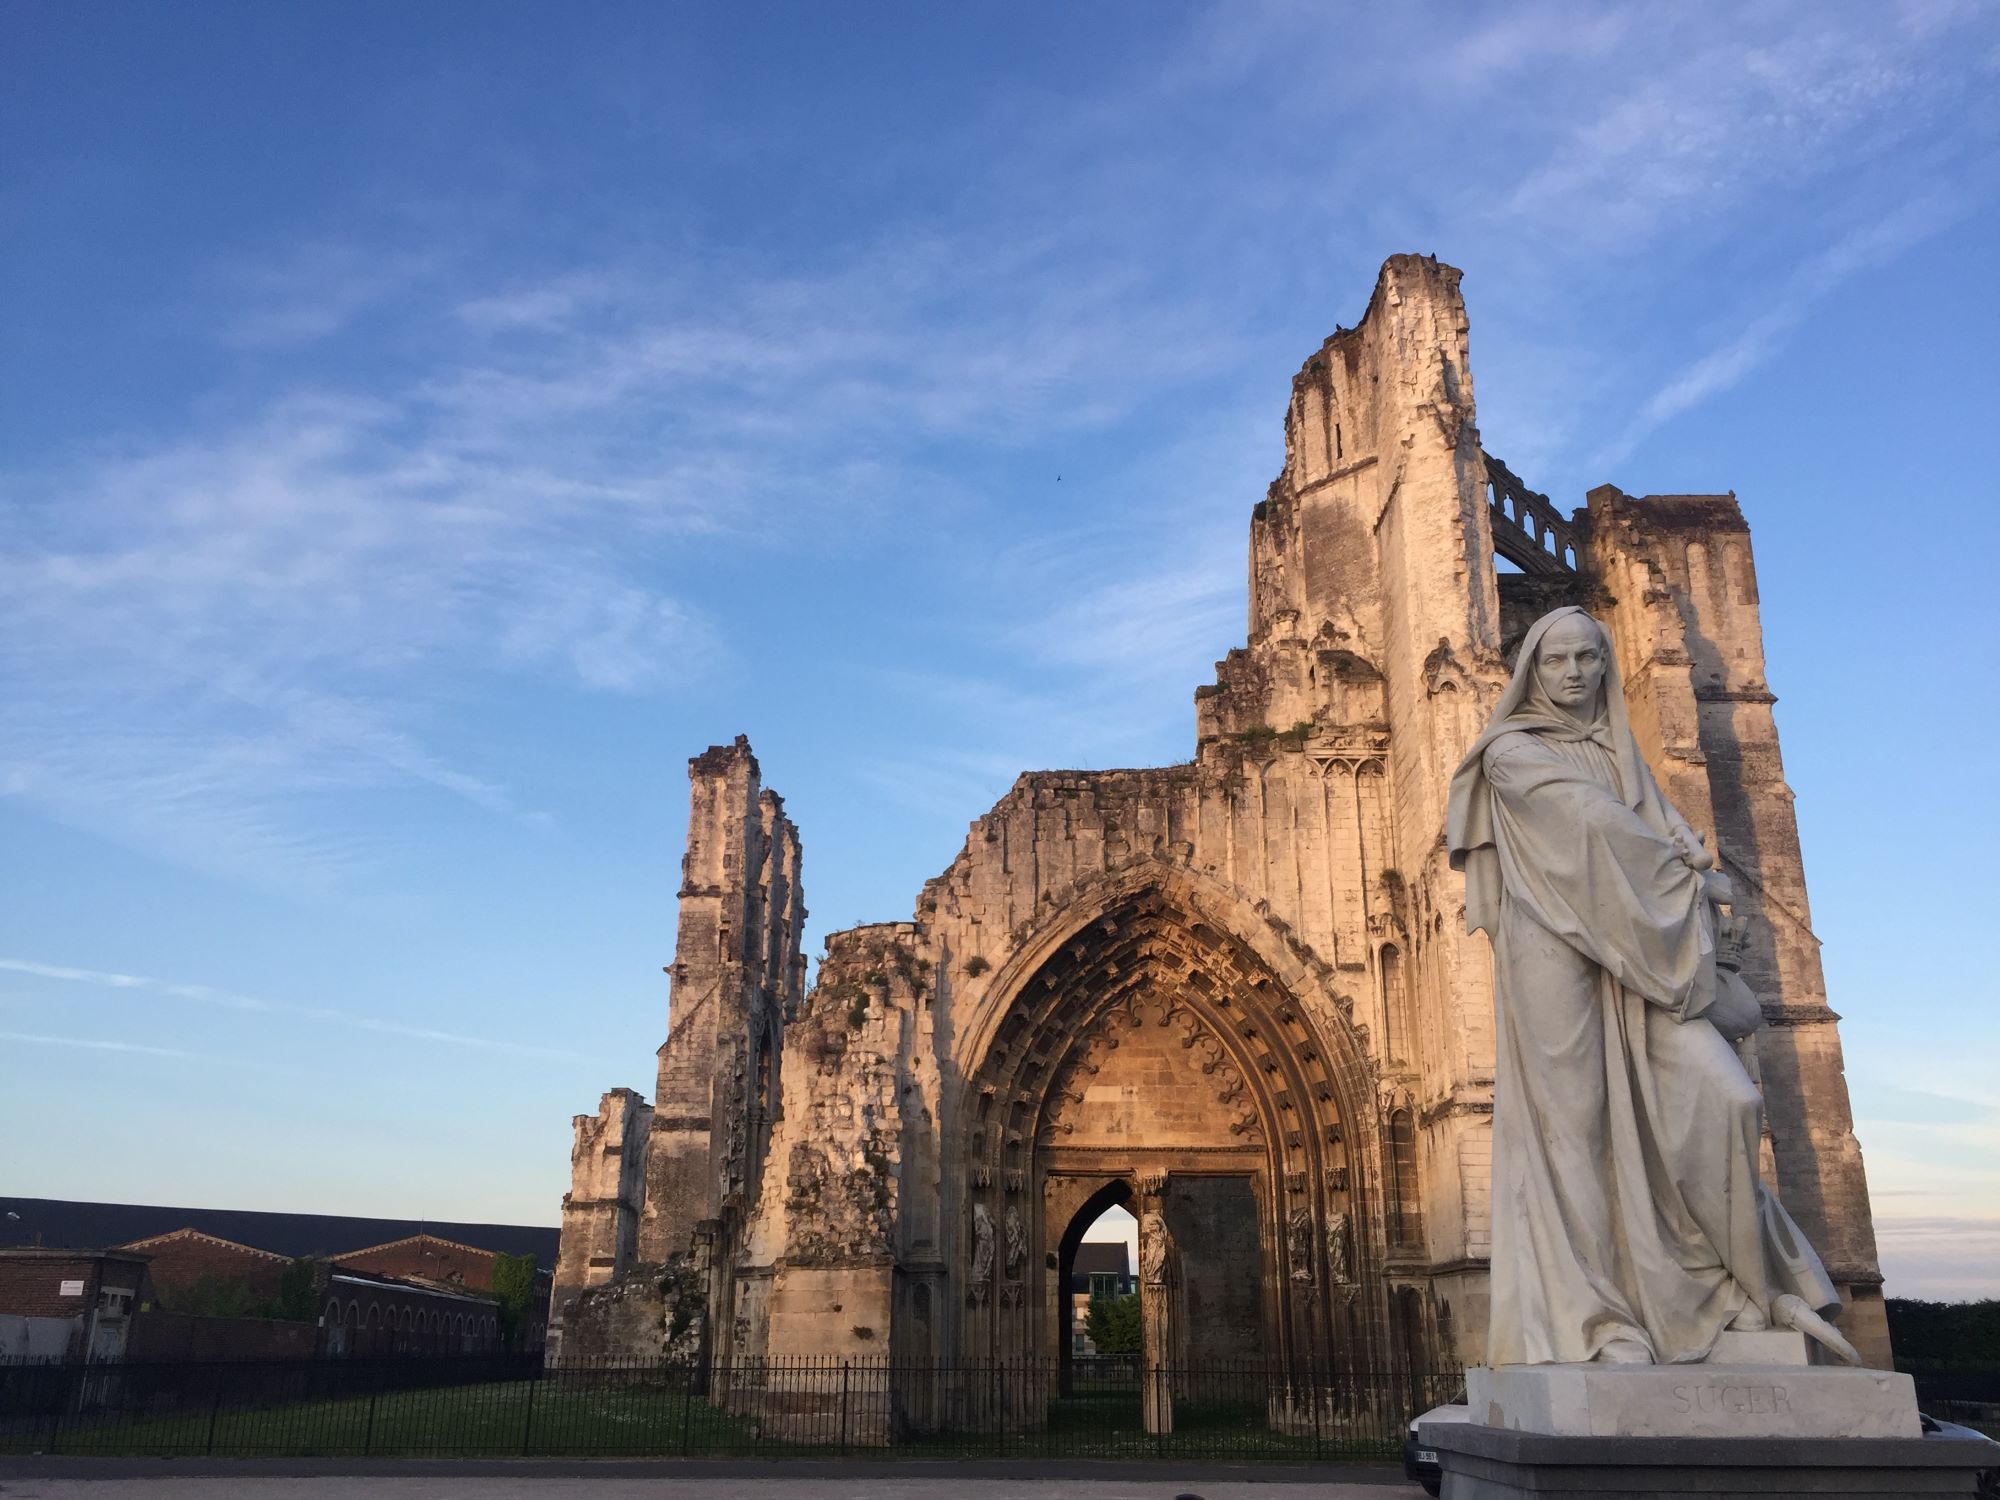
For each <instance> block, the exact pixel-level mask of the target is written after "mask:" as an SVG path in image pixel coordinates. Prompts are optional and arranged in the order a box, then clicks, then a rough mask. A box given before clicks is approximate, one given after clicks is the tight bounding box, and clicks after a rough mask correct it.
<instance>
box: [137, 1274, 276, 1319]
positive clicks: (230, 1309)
mask: <svg viewBox="0 0 2000 1500" xmlns="http://www.w3.org/2000/svg"><path fill="white" fill-rule="evenodd" d="M160 1306H161V1307H163V1308H165V1309H166V1310H167V1311H168V1312H177V1313H188V1314H190V1315H192V1316H194V1317H197V1318H268V1317H270V1316H271V1314H272V1312H273V1308H272V1305H271V1303H270V1302H269V1301H268V1300H266V1299H265V1298H262V1297H259V1296H258V1295H257V1294H256V1293H255V1292H254V1291H252V1290H251V1289H250V1281H249V1278H248V1277H244V1276H218V1275H216V1274H215V1273H214V1272H213V1271H211V1272H209V1273H208V1274H207V1275H205V1276H201V1277H198V1278H197V1279H196V1280H195V1281H194V1282H192V1283H191V1284H190V1285H188V1286H185V1287H182V1288H181V1289H180V1290H179V1291H177V1292H174V1293H172V1294H171V1295H168V1294H164V1293H163V1294H162V1295H161V1297H160Z"/></svg>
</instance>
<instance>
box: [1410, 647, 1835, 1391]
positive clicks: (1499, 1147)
mask: <svg viewBox="0 0 2000 1500" xmlns="http://www.w3.org/2000/svg"><path fill="white" fill-rule="evenodd" d="M1448 842H1449V846H1450V851H1451V862H1452V864H1453V866H1454V867H1455V868H1458V869H1462V870H1463V871H1464V872H1465V889H1466V924H1467V926H1468V928H1470V929H1471V930H1474V931H1478V930H1482V929H1483V930H1484V931H1485V932H1487V933H1488V934H1489V936H1490V937H1491V938H1492V943H1493V987H1494V994H1495V1007H1496V1012H1497V1019H1498V1025H1497V1028H1496V1052H1497V1064H1498V1066H1497V1076H1496V1080H1495V1085H1494V1109H1493V1200H1494V1204H1495V1213H1494V1215H1493V1252H1492V1272H1491V1286H1492V1304H1491V1315H1490V1321H1489V1324H1488V1331H1487V1360H1488V1362H1489V1363H1490V1364H1492V1365H1496V1366H1499V1365H1527V1364H1563V1363H1583V1362H1587V1361H1599V1362H1605V1363H1616V1364H1668V1363H1672V1364H1685V1363H1689V1362H1694V1361H1700V1360H1702V1359H1705V1358H1706V1357H1707V1356H1708V1355H1709V1354H1710V1352H1711V1351H1712V1350H1713V1349H1714V1347H1715V1344H1716V1341H1717V1340H1718V1339H1719V1338H1720V1337H1721V1335H1722V1334H1723V1332H1724V1331H1725V1330H1730V1329H1734V1330H1740V1331H1759V1330H1763V1329H1767V1328H1769V1327H1771V1326H1772V1325H1773V1324H1777V1325H1779V1326H1781V1327H1791V1328H1796V1329H1798V1330H1799V1331H1800V1332H1802V1333H1805V1334H1808V1335H1809V1336H1810V1337H1812V1338H1814V1339H1816V1340H1818V1342H1819V1343H1820V1344H1821V1345H1823V1346H1824V1347H1825V1348H1826V1349H1827V1350H1829V1351H1830V1352H1832V1353H1833V1354H1834V1355H1835V1356H1837V1357H1838V1358H1840V1359H1843V1360H1846V1361H1848V1362H1849V1363H1854V1364H1858V1363H1860V1356H1859V1355H1858V1354H1857V1353H1856V1352H1855V1350H1854V1348H1853V1347H1852V1345H1850V1344H1849V1343H1848V1341H1847V1340H1846V1339H1845V1338H1843V1337H1841V1335H1840V1334H1839V1333H1838V1332H1836V1331H1835V1330H1834V1328H1833V1327H1832V1325H1831V1324H1830V1323H1829V1322H1828V1321H1827V1319H1828V1318H1829V1317H1831V1316H1834V1315H1836V1314H1837V1313H1838V1312H1839V1310H1840V1305H1841V1303H1840V1294H1839V1293H1838V1292H1837V1291H1836V1290H1835V1289H1834V1286H1833V1283H1832V1281H1831V1280H1829V1279H1828V1277H1827V1274H1826V1271H1825V1269H1824V1267H1823V1266H1822V1265H1821V1264H1820V1259H1819V1256H1818V1255H1816V1254H1815V1253H1814V1252H1813V1249H1812V1246H1811V1245H1809V1244H1808V1243H1807V1242H1806V1238H1805V1236H1804V1235H1803V1234H1801V1233H1800V1231H1799V1228H1798V1226H1797V1225H1796V1224H1794V1223H1793V1222H1792V1219H1791V1216H1790V1215H1789V1214H1788V1213H1786V1211H1785V1209H1784V1207H1783V1205H1782V1204H1780V1203H1779V1202H1778V1200H1777V1198H1776V1197H1775V1196H1774V1195H1773V1194H1772V1193H1771V1192H1770V1190H1769V1189H1768V1188H1766V1187H1765V1186H1764V1184H1763V1182H1762V1180H1761V1178H1760V1176H1759V1172H1758V1156H1759V1150H1760V1144H1761V1138H1762V1130H1763V1100H1762V1098H1761V1096H1760V1095H1759V1094H1758V1091H1757V1087H1756V1085H1755V1084H1754V1083H1753V1082H1752V1081H1751V1079H1750V1076H1749V1074H1748V1073H1747V1072H1746V1071H1745V1070H1744V1067H1743V1064H1742V1062H1741V1060H1740V1059H1739V1058H1738V1056H1737V1054H1736V1051H1735V1049H1734V1048H1733V1047H1732V1046H1731V1045H1730V1043H1729V1041H1728V1040H1727V1039H1726V1038H1725V1035H1724V1033H1723V1031H1722V1030H1718V1027H1717V1024H1716V1022H1717V1019H1718V1018H1717V1015H1716V1013H1715V1012H1716V1007H1717V1004H1718V1001H1719V1000H1722V1001H1725V1002H1726V1001H1727V999H1728V997H1729V990H1728V980H1729V979H1733V978H1734V975H1733V974H1730V973H1727V971H1724V973H1725V976H1726V977H1719V976H1718V968H1717V964H1716V951H1717V942H1716V938H1717V933H1718V930H1719V928H1720V927H1721V925H1722V924H1723V922H1724V921H1725V919H1726V915H1725V914H1726V912H1727V909H1728V908H1729V907H1730V906H1731V904H1732V902H1733V901H1734V891H1733V890H1732V888H1731V885H1730V882H1729V880H1728V878H1727V877H1726V876H1725V875H1723V874H1722V873H1721V872H1720V871H1719V870H1718V869H1717V868H1716V864H1715V859H1714V856H1713V855H1711V854H1710V853H1709V852H1708V850H1707V849H1706V847H1705V846H1704V840H1703V838H1702V836H1701V835H1699V834H1697V833H1695V832H1694V830H1693V829H1691V828H1690V827H1689V826H1688V823H1687V820H1686V819H1684V818H1683V817H1682V816H1681V815H1680V813H1679V812H1677V811H1676V810H1675V809H1674V807H1673V805H1672V804H1671V803H1670V802H1668V801H1667V799H1666V797H1665V795H1664V794H1662V792H1661V791H1660V788H1659V785H1658V783H1657V782H1655V781H1654V779H1653V774H1652V771H1651V770H1650V769H1649V768H1648V767H1647V765H1646V762H1645V760H1644V759H1643V757H1642V756H1641V755H1640V752H1639V747H1638V744H1637V742H1636V741H1635V740H1634V738H1633V735H1632V729H1631V726H1630V724H1629V723H1628V722H1627V720H1626V713H1625V693H1624V686H1623V683H1622V682H1621V681H1620V678H1619V675H1618V664H1617V662H1616V660H1615V659H1614V658H1613V655H1612V651H1611V643H1610V641H1609V639H1608V638H1607V637H1606V635H1605V632H1604V631H1603V629H1602V628H1601V627H1600V626H1599V625H1598V623H1597V622H1596V621H1595V620H1593V619H1592V618H1591V617H1590V616H1589V615H1587V614H1585V613H1584V612H1583V611H1582V610H1581V609H1577V608H1574V607H1568V608H1563V609H1558V610H1555V611H1553V612H1552V613H1549V614H1546V615H1544V616H1542V618H1541V619H1539V620H1537V621H1536V622H1535V624H1534V625H1533V626H1532V627H1531V628H1530V629H1529V630H1528V633H1527V635H1526V637H1525V638H1524V639H1523V641H1522V643H1521V650H1520V656H1519V659H1518V664H1517V665H1516V667H1515V669H1514V674H1513V679H1512V680H1511V681H1510V682H1509V683H1508V685H1507V689H1506V691H1505V693H1503V694H1502V695H1501V698H1500V701H1499V704H1498V706H1497V707H1496V708H1495V710H1494V713H1493V717H1492V720H1491V721H1490V722H1489V723H1488V724H1487V726H1486V728H1485V730H1484V732H1483V733H1481V734H1480V736H1479V737H1478V739H1477V740H1476V741H1475V742H1474V743H1473V746H1472V749H1471V751H1470V752H1469V753H1468V754H1467V755H1466V757H1465V760H1464V762H1463V763H1462V764H1461V765H1460V766H1459V768H1458V772H1457V774H1456V775H1455V776H1454V777H1453V779H1452V784H1451V798H1450V816H1449V826H1448ZM1606 872H1615V878H1607V874H1606ZM1578 1017H1585V1018H1588V1019H1587V1020H1586V1021H1585V1022H1584V1025H1585V1026H1586V1027H1587V1029H1586V1030H1585V1031H1584V1032H1583V1033H1582V1034H1581V1036H1579V1034H1578V1032H1577V1026H1578V1019H1577V1018H1578ZM1726 1024H1727V1026H1730V1027H1733V1025H1734V1024H1735V1023H1734V1018H1733V1017H1732V1018H1729V1019H1728V1021H1727V1023H1726ZM1503 1205H1504V1208H1503ZM1739 1205H1749V1206H1751V1210H1752V1211H1749V1212H1739V1211H1738V1210H1737V1206H1739Z"/></svg>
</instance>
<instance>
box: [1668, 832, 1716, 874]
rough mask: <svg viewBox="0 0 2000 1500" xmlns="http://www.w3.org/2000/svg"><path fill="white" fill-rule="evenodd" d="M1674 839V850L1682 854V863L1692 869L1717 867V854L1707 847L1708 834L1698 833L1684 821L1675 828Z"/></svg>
mask: <svg viewBox="0 0 2000 1500" xmlns="http://www.w3.org/2000/svg"><path fill="white" fill-rule="evenodd" d="M1673 841H1674V852H1675V853H1676V854H1678V855H1680V857H1681V861H1682V863H1684V864H1685V865H1686V866H1687V867H1688V868H1689V869H1690V870H1712V869H1714V868H1715V856H1714V855H1713V854H1710V853H1709V852H1708V849H1707V848H1706V847H1705V846H1706V845H1707V843H1708V835H1707V834H1705V833H1696V832H1695V831H1694V830H1693V829H1692V828H1690V827H1688V826H1687V824H1685V823H1682V824H1680V825H1679V826H1677V827H1676V828H1675V829H1674V832H1673Z"/></svg>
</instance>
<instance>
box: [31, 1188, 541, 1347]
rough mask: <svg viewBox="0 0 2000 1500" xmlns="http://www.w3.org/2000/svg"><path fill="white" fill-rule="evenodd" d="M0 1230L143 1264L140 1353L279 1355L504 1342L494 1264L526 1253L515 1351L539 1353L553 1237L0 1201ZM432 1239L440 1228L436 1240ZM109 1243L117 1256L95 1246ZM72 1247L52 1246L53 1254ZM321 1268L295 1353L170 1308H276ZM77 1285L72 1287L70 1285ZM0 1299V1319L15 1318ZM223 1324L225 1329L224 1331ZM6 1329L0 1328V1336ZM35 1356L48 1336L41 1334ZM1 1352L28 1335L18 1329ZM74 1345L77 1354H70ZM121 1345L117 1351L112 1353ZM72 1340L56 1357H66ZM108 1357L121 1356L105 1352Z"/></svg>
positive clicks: (278, 1342)
mask: <svg viewBox="0 0 2000 1500" xmlns="http://www.w3.org/2000/svg"><path fill="white" fill-rule="evenodd" d="M0 1226H4V1228H5V1229H6V1230H7V1231H9V1232H10V1237H12V1238H16V1239H20V1240H24V1241H31V1242H33V1243H32V1244H30V1245H29V1246H28V1248H27V1249H26V1250H24V1251H23V1252H22V1253H23V1254H30V1253H32V1254H35V1255H40V1254H45V1253H46V1254H50V1255H56V1256H58V1257H68V1258H69V1259H72V1260H77V1261H78V1262H79V1263H81V1262H82V1261H84V1260H88V1259H90V1258H91V1257H93V1256H95V1257H100V1258H101V1257H105V1256H111V1257H123V1258H124V1259H125V1260H127V1261H130V1262H132V1263H134V1264H136V1265H138V1266H140V1267H142V1268H144V1267H146V1266H147V1263H148V1262H150V1271H151V1274H150V1276H149V1277H148V1278H147V1280H146V1282H145V1287H146V1291H145V1293H144V1295H143V1296H141V1297H139V1298H138V1299H137V1301H136V1306H135V1307H134V1309H133V1311H134V1313H135V1314H138V1313H141V1312H143V1316H141V1317H140V1318H139V1322H140V1323H141V1324H142V1325H145V1326H143V1327H142V1328H141V1329H140V1335H141V1336H140V1337H139V1338H138V1339H137V1342H136V1344H135V1348H136V1349H137V1350H138V1356H137V1357H145V1358H217V1357H221V1358H231V1357H235V1358H251V1357H258V1358H286V1357H295V1356H310V1355H311V1354H314V1353H319V1354H325V1355H335V1356H340V1355H400V1354H409V1355H426V1354H464V1353H484V1352H488V1351H491V1350H495V1349H498V1348H500V1347H501V1346H502V1344H503V1342H504V1340H503V1335H502V1328H501V1321H500V1313H499V1306H498V1303H497V1301H496V1300H495V1298H494V1295H493V1281H494V1268H495V1266H496V1265H497V1263H498V1260H499V1257H500V1256H501V1255H503V1254H504V1255H532V1256H533V1257H534V1258H535V1260H536V1262H537V1264H538V1268H539V1269H538V1271H537V1274H536V1277H535V1281H534V1286H533V1290H532V1293H531V1296H530V1301H529V1305H528V1309H527V1313H526V1316H525V1317H524V1319H523V1320H522V1325H521V1327H520V1329H519V1330H518V1332H517V1336H516V1341H515V1342H516V1347H520V1348H526V1349H538V1348H540V1347H541V1343H542V1335H543V1330H544V1327H545V1325H546V1322H547V1316H548V1302H549V1285H550V1268H551V1267H552V1266H553V1263H554V1258H555V1240H556V1231H555V1230H553V1229H540V1228H535V1227H531V1226H524V1225H504V1224H501V1225H495V1224H462V1223H453V1224H434V1225H426V1224H422V1223H417V1222H413V1221H410V1220H397V1219H363V1218H348V1217H345V1216H340V1215H330V1214H283V1213H257V1212H252V1211H244V1210H228V1209H189V1208H167V1207H151V1206H147V1205H139V1204H116V1203H80V1202H71V1201H68V1200H62V1199H45V1198H44V1199H37V1198H0ZM433 1231H438V1232H433ZM106 1243H110V1244H113V1245H115V1246H116V1247H117V1249H116V1250H114V1251H101V1250H99V1249H97V1247H98V1246H101V1245H104V1244H106ZM63 1246H67V1247H73V1248H68V1249H58V1248H56V1247H63ZM301 1259H303V1260H310V1261H313V1262H314V1263H315V1264H316V1266H317V1270H316V1274H315V1278H314V1292H315V1298H316V1300H317V1302H318V1305H319V1307H320V1315H319V1318H318V1320H317V1327H316V1328H315V1329H314V1336H313V1337H312V1338H309V1339H307V1340H305V1341H304V1343H303V1345H301V1342H300V1340H299V1338H298V1337H297V1335H296V1332H295V1327H296V1325H285V1324H283V1323H281V1322H279V1321H276V1320H272V1319H269V1318H262V1317H196V1318H192V1319H190V1318H187V1317H186V1316H184V1315H183V1314H180V1313H172V1312H166V1311H164V1310H163V1309H166V1308H172V1307H173V1306H174V1304H175V1303H176V1301H180V1300H184V1299H185V1298H186V1297H187V1294H188V1293H189V1292H191V1291H192V1290H193V1289H194V1288H196V1287H197V1286H200V1285H202V1284H203V1283H204V1282H207V1283H209V1284H211V1285H215V1286H227V1287H240V1288H241V1290H242V1293H243V1296H242V1299H241V1300H242V1301H243V1302H244V1303H245V1305H246V1306H251V1307H255V1306H259V1305H275V1303H276V1302H277V1300H278V1297H279V1291H280V1281H281V1279H282V1277H283V1276H284V1273H285V1271H286V1268H287V1267H288V1266H290V1265H291V1264H292V1263H293V1262H294V1261H296V1260H301ZM72 1279H73V1278H72ZM14 1311H15V1310H14V1309H13V1308H12V1307H11V1306H10V1305H9V1304H8V1303H7V1302H6V1300H5V1299H4V1296H0V1319H4V1318H6V1317H7V1316H8V1315H10V1314H14ZM225 1325H226V1326H225ZM8 1326H11V1325H7V1324H4V1323H0V1329H4V1328H6V1327H8ZM35 1336H36V1339H37V1340H38V1342H37V1344H36V1351H37V1353H38V1354H39V1353H41V1352H42V1351H43V1346H44V1345H49V1344H50V1343H51V1342H52V1341H54V1340H55V1339H56V1333H55V1332H54V1331H52V1330H51V1329H47V1328H41V1329H39V1331H38V1332H37V1333H36V1335H35ZM7 1337H9V1338H10V1340H11V1342H10V1343H9V1344H8V1345H6V1346H5V1348H4V1349H0V1353H6V1352H11V1351H12V1349H13V1346H14V1345H16V1344H20V1345H22V1346H23V1348H24V1349H25V1340H26V1338H27V1335H26V1333H25V1332H23V1331H21V1330H20V1329H15V1330H14V1332H13V1333H12V1334H9V1335H7ZM79 1347H80V1346H79ZM121 1347H122V1346H121ZM68 1348H69V1345H68V1343H67V1342H65V1345H64V1349H63V1350H57V1351H55V1352H54V1355H53V1357H63V1355H64V1353H65V1352H66V1351H67V1350H68ZM109 1357H116V1356H109Z"/></svg>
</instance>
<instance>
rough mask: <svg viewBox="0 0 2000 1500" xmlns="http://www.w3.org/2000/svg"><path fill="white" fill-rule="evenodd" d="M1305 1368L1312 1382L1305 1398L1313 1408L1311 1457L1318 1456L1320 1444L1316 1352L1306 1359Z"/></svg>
mask: <svg viewBox="0 0 2000 1500" xmlns="http://www.w3.org/2000/svg"><path fill="white" fill-rule="evenodd" d="M1306 1369H1307V1371H1308V1374H1309V1378H1310V1379H1311V1381H1312V1384H1311V1385H1310V1386H1309V1387H1308V1388H1307V1390H1306V1399H1307V1400H1308V1401H1310V1402H1312V1409H1313V1457H1314V1458H1318V1457H1319V1456H1320V1446H1319V1355H1318V1354H1317V1353H1314V1354H1313V1355H1312V1357H1311V1358H1310V1360H1308V1362H1307V1365H1306Z"/></svg>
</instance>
